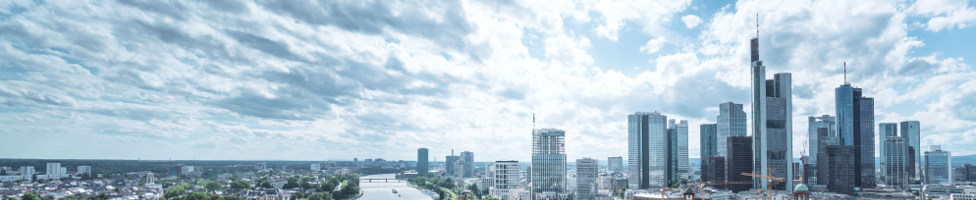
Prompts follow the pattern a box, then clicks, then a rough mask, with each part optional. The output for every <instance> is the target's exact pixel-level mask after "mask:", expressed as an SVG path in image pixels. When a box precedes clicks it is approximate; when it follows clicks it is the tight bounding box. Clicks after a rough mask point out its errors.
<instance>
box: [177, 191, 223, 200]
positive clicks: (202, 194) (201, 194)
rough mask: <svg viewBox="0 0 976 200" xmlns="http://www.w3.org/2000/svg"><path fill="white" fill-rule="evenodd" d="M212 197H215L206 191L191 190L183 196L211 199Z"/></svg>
mask: <svg viewBox="0 0 976 200" xmlns="http://www.w3.org/2000/svg"><path fill="white" fill-rule="evenodd" d="M212 198H215V197H214V196H213V195H210V194H208V193H206V192H191V193H190V194H187V195H184V196H183V200H210V199H212Z"/></svg>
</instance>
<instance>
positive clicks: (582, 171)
mask: <svg viewBox="0 0 976 200" xmlns="http://www.w3.org/2000/svg"><path fill="white" fill-rule="evenodd" d="M599 175H600V162H599V161H597V160H596V159H592V158H583V159H577V160H576V199H578V200H594V199H596V193H597V182H596V178H597V176H599Z"/></svg>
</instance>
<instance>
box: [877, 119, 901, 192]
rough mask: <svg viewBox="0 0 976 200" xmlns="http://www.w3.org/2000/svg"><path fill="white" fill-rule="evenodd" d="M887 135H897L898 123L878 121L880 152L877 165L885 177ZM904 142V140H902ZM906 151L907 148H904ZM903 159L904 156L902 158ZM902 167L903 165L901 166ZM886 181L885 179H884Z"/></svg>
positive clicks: (886, 174)
mask: <svg viewBox="0 0 976 200" xmlns="http://www.w3.org/2000/svg"><path fill="white" fill-rule="evenodd" d="M888 137H899V136H898V124H896V123H880V124H878V140H879V141H878V153H880V154H881V157H879V159H878V161H879V163H878V167H880V168H881V175H883V176H885V177H887V176H888V173H887V170H886V169H885V168H887V167H888V157H887V155H886V154H887V153H888V152H887V150H886V149H885V145H888V144H886V143H888V142H887V141H886V140H887V138H888ZM902 142H903V143H904V141H902ZM906 151H907V149H906ZM903 159H904V158H903ZM902 167H903V168H904V166H902ZM886 182H887V181H886Z"/></svg>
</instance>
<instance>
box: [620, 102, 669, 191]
mask: <svg viewBox="0 0 976 200" xmlns="http://www.w3.org/2000/svg"><path fill="white" fill-rule="evenodd" d="M667 121H668V117H667V116H664V115H661V114H660V113H658V112H650V113H646V112H638V113H634V114H631V115H628V116H627V144H628V145H627V166H628V167H627V170H628V171H629V173H628V175H629V176H630V177H629V180H628V182H627V183H628V188H629V189H647V188H651V187H664V186H667V184H668V178H669V177H668V173H667V170H668V167H669V166H670V164H669V163H670V162H669V159H668V157H669V154H670V150H669V148H668V143H669V142H668V134H667Z"/></svg>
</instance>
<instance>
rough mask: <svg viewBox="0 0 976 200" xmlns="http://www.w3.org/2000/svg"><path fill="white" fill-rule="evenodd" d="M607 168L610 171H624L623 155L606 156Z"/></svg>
mask: <svg viewBox="0 0 976 200" xmlns="http://www.w3.org/2000/svg"><path fill="white" fill-rule="evenodd" d="M607 170H608V171H610V172H623V171H624V157H621V156H616V157H607Z"/></svg>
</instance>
